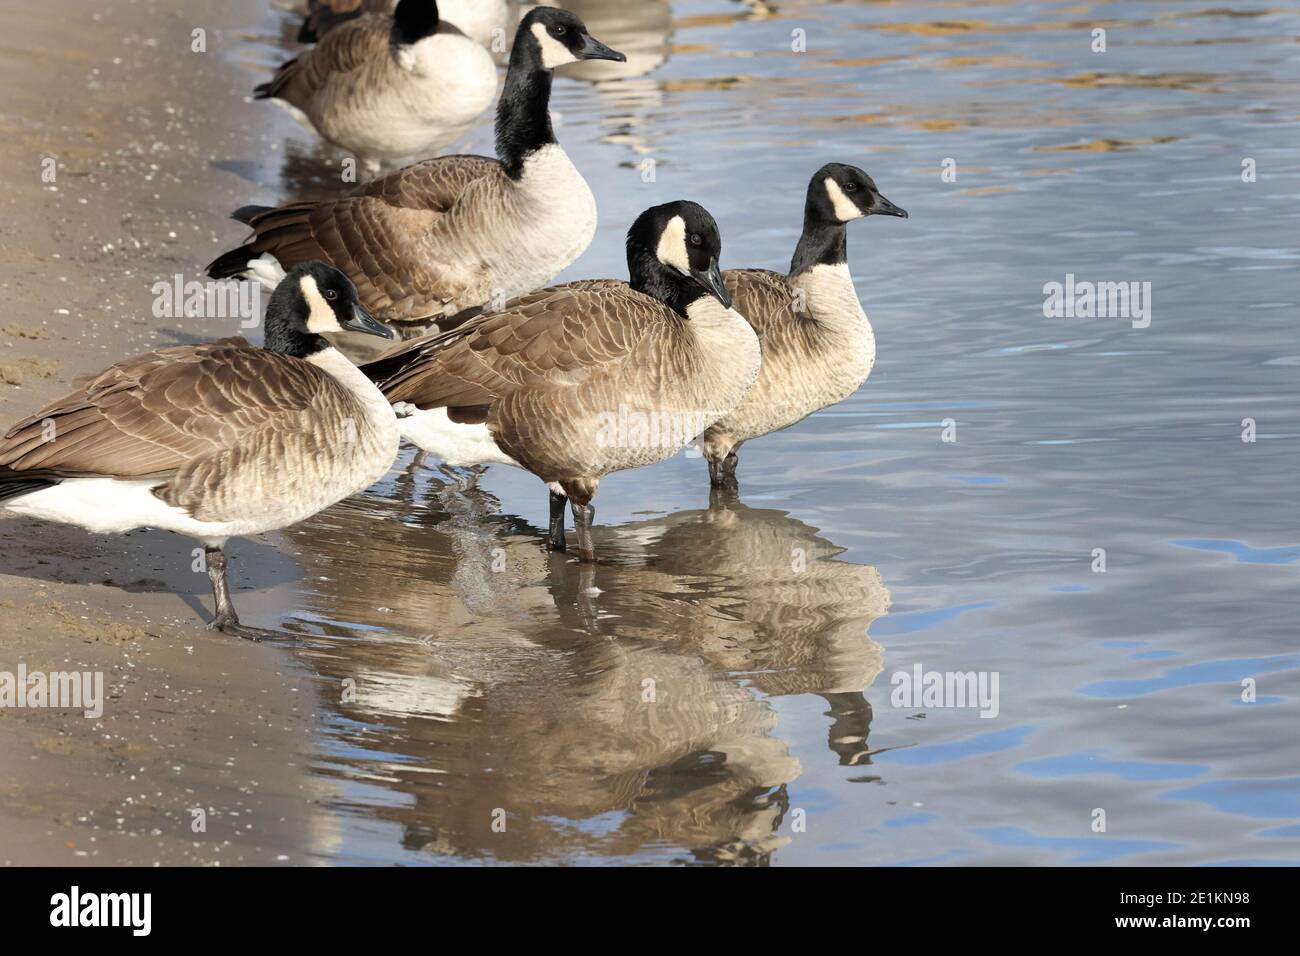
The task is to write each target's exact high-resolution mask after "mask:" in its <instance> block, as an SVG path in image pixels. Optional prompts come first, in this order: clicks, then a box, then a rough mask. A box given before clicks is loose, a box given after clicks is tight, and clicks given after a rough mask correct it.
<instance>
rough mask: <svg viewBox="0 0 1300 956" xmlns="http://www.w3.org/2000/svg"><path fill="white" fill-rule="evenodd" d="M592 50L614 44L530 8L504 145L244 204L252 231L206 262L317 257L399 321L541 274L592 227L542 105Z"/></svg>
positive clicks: (461, 306)
mask: <svg viewBox="0 0 1300 956" xmlns="http://www.w3.org/2000/svg"><path fill="white" fill-rule="evenodd" d="M592 59H602V60H615V61H620V62H621V61H622V60H623V55H622V54H621V53H618V52H616V51H614V50H611V49H610V48H609V47H607V46H605V45H604V44H603V43H601V42H600V41H599V40H597V39H595V38H594V37H592V36H590V35H589V34H588V33H587V30H586V27H585V26H583V23H582V21H581V20H579V19H578V18H577V17H575V16H574V15H573V14H571V13H567V12H565V11H563V10H556V9H552V8H550V7H540V8H538V9H536V10H533V11H531V12H530V13H529V14H528V15H527V16H525V17H524V18H523V20H522V21H521V22H520V25H519V31H518V33H517V35H516V38H515V45H514V47H513V49H512V50H511V54H510V68H509V70H508V71H507V74H506V82H505V89H504V90H503V91H502V93H501V99H500V102H499V103H498V104H497V116H496V141H497V153H498V155H499V156H500V158H499V159H488V158H486V157H483V156H447V157H443V158H441V159H431V160H426V161H425V162H422V163H417V164H415V165H413V166H408V167H406V168H404V169H400V170H398V171H396V172H394V173H391V174H389V175H387V176H384V177H382V178H380V179H377V180H375V181H373V182H371V183H369V184H367V185H366V186H364V187H362V188H361V189H360V190H359V191H357V192H356V193H354V194H353V195H351V196H347V197H345V198H342V199H335V200H327V201H324V202H299V203H290V204H289V205H286V206H280V207H277V208H268V207H265V206H246V207H244V208H242V209H240V210H237V211H236V212H235V218H236V219H238V220H239V221H241V222H245V223H247V224H248V225H250V226H251V227H252V228H253V233H254V235H253V238H252V239H251V240H249V242H248V243H247V244H246V245H243V246H240V247H239V248H238V249H234V250H232V251H230V252H227V253H226V254H225V255H223V256H221V257H220V258H218V259H217V260H216V261H215V262H213V263H212V264H211V265H209V266H208V273H209V275H211V276H213V277H214V278H226V277H230V276H238V275H247V276H250V277H254V278H257V279H259V280H260V281H262V282H264V283H265V284H266V285H268V286H274V284H275V283H276V282H278V281H279V279H280V276H281V275H282V274H283V269H284V268H285V267H289V266H292V265H293V264H294V263H297V262H299V261H302V260H305V259H324V260H326V261H328V262H330V263H332V264H333V265H335V266H337V267H338V268H340V269H342V270H343V271H344V272H345V273H347V274H348V276H349V277H351V279H352V281H353V282H355V283H356V285H357V289H358V290H359V292H360V295H361V301H362V303H363V304H364V305H365V306H366V308H368V309H370V310H371V312H373V313H374V314H375V315H377V316H378V317H379V318H381V319H384V320H385V321H395V322H429V321H437V320H441V319H449V318H452V317H455V316H458V315H459V314H460V313H463V312H466V311H467V310H472V309H479V308H482V307H483V306H486V305H489V304H502V303H504V302H505V301H507V300H509V299H512V298H514V297H515V296H519V295H523V294H524V293H527V292H531V291H533V290H534V289H536V288H538V287H539V286H542V285H544V284H546V283H547V282H549V281H550V280H551V279H553V278H554V277H555V276H556V275H557V274H558V273H559V272H560V271H561V270H563V269H564V268H565V267H567V266H568V265H569V264H570V263H572V262H573V261H574V260H575V259H577V258H578V256H580V255H581V254H582V253H583V252H584V251H586V248H587V246H588V245H590V243H591V239H592V237H593V236H594V235H595V230H596V200H595V197H594V196H592V193H591V189H590V187H588V185H587V182H586V180H585V179H583V178H582V174H581V173H579V172H578V170H577V169H576V168H575V167H574V165H573V163H572V162H570V160H569V157H568V156H567V155H565V152H564V150H563V149H562V148H561V147H560V144H559V143H557V142H556V140H555V133H554V130H553V129H552V127H551V118H550V113H549V112H548V106H549V103H550V96H551V80H552V71H553V70H554V69H555V68H556V67H558V66H562V65H564V64H565V63H573V62H576V61H578V60H592Z"/></svg>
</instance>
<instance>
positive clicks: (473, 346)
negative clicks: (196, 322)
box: [362, 202, 760, 561]
mask: <svg viewBox="0 0 1300 956" xmlns="http://www.w3.org/2000/svg"><path fill="white" fill-rule="evenodd" d="M721 248H722V240H721V237H720V236H719V235H718V227H717V224H716V223H715V222H714V221H713V217H712V216H710V215H709V213H708V212H707V211H705V210H704V209H703V208H702V207H700V206H698V205H696V204H695V203H693V202H672V203H667V204H665V205H662V206H655V207H654V208H652V209H648V210H646V211H645V212H644V213H642V214H641V215H640V217H638V218H637V220H636V222H635V223H633V225H632V228H631V229H630V230H629V231H628V235H627V262H628V272H629V274H630V277H631V280H632V281H631V283H630V284H628V283H625V282H619V281H617V280H614V279H600V280H590V281H584V282H572V283H569V284H567V285H562V286H557V287H555V288H551V289H543V290H541V291H539V292H535V293H533V294H532V295H528V296H524V297H523V298H521V299H519V300H517V301H515V302H512V303H511V304H510V306H509V307H508V308H507V309H506V310H505V311H504V312H497V313H490V314H487V315H483V316H480V317H479V318H476V319H473V320H471V321H470V322H468V323H466V324H465V325H462V326H461V327H460V328H458V329H456V330H454V331H452V332H448V333H445V334H443V335H438V336H433V337H430V338H426V339H421V340H417V341H414V342H410V343H407V344H405V345H403V346H400V347H398V348H397V349H395V350H394V351H393V352H390V353H388V354H387V355H385V356H383V357H381V358H379V359H377V360H375V361H374V362H370V363H367V364H366V365H363V366H362V370H363V371H364V372H365V373H366V374H367V375H369V376H371V378H373V379H374V380H375V382H376V383H377V384H378V385H379V387H380V388H381V389H382V391H383V393H384V395H385V396H387V398H388V399H389V400H390V401H392V402H393V403H394V405H395V407H396V408H397V410H398V418H399V424H400V426H401V429H402V435H403V437H405V438H407V439H408V440H409V441H411V442H412V443H414V444H416V445H418V446H419V447H420V448H422V449H424V450H426V451H429V452H432V453H433V454H435V455H437V456H439V457H440V458H442V459H443V460H444V461H445V462H446V463H447V464H449V465H456V466H463V465H473V464H481V463H489V462H497V463H504V464H511V465H518V466H521V467H523V468H526V469H527V470H529V471H531V472H532V473H533V474H535V475H537V476H538V477H539V478H541V479H542V480H543V481H545V482H546V483H547V484H548V486H549V487H550V490H551V527H550V542H551V545H552V547H554V548H555V549H556V550H564V549H565V537H564V505H565V502H566V500H572V503H573V519H574V525H575V526H576V529H577V533H578V552H579V555H580V556H581V558H582V560H584V561H593V560H595V549H594V546H593V544H592V536H591V523H592V518H593V517H594V515H595V509H594V508H593V507H592V505H591V500H592V497H593V496H594V495H595V493H596V486H597V485H598V483H599V482H600V479H601V477H602V476H604V475H607V474H609V473H610V472H612V471H620V470H623V469H626V468H636V467H639V466H641V465H649V464H652V463H654V462H657V461H662V460H664V459H666V458H670V457H672V456H673V455H674V454H676V453H677V452H678V451H680V450H681V448H682V447H684V446H685V445H687V444H689V443H690V442H691V441H692V440H693V439H694V438H695V437H696V436H698V435H699V433H700V431H701V430H702V429H703V428H704V426H705V425H707V424H708V423H709V422H712V421H716V420H717V419H718V418H720V417H722V416H723V415H725V414H727V413H728V412H729V411H730V410H731V409H732V408H734V407H735V406H736V405H737V404H739V403H740V401H741V399H742V398H744V396H745V393H746V392H748V391H749V389H750V387H751V386H752V385H753V384H754V379H755V378H756V377H757V375H758V369H759V362H760V355H759V347H758V338H757V337H756V336H755V335H754V330H753V329H752V328H751V327H750V325H749V323H748V322H746V321H745V319H744V318H743V317H742V316H740V315H738V314H737V313H736V312H734V311H733V310H732V309H731V299H730V297H729V296H728V295H727V292H726V289H725V288H723V285H722V276H721V273H720V272H719V271H718V256H719V254H720V252H721Z"/></svg>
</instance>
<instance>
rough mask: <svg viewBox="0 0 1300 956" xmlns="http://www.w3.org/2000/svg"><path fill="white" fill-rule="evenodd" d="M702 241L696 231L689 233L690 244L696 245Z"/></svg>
mask: <svg viewBox="0 0 1300 956" xmlns="http://www.w3.org/2000/svg"><path fill="white" fill-rule="evenodd" d="M702 242H704V240H703V239H701V238H700V234H699V233H698V232H693V233H691V245H693V246H698V245H700V244H701V243H702Z"/></svg>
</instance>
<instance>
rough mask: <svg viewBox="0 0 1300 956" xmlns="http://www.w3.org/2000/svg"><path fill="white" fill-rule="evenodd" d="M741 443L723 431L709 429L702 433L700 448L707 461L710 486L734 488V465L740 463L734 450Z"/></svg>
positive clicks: (736, 449)
mask: <svg viewBox="0 0 1300 956" xmlns="http://www.w3.org/2000/svg"><path fill="white" fill-rule="evenodd" d="M742 444H743V442H738V441H736V440H735V438H734V436H732V435H729V434H727V433H725V432H716V433H715V432H713V431H712V430H710V431H707V432H705V433H704V439H703V441H702V442H701V445H700V450H701V451H703V452H704V457H705V458H706V459H707V460H708V463H709V484H710V485H711V486H712V487H714V488H730V489H731V490H732V491H735V490H736V466H737V465H738V464H740V459H739V458H737V457H736V452H737V451H738V450H739V449H740V446H741V445H742Z"/></svg>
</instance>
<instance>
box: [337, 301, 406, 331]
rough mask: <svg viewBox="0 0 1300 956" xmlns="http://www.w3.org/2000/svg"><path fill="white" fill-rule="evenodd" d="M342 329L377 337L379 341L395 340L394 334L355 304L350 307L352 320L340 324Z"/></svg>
mask: <svg viewBox="0 0 1300 956" xmlns="http://www.w3.org/2000/svg"><path fill="white" fill-rule="evenodd" d="M342 327H343V328H345V329H347V330H348V331H349V332H364V333H365V334H366V335H377V336H379V337H380V338H381V339H395V338H397V333H396V332H394V331H393V330H392V329H390V328H389V327H388V326H386V325H384V323H382V322H380V321H379V320H378V319H376V318H375V317H374V316H373V315H371V314H370V313H369V312H367V311H366V310H365V309H363V308H361V306H360V305H357V304H353V306H352V318H350V319H348V320H347V321H346V322H344V323H342Z"/></svg>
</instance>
